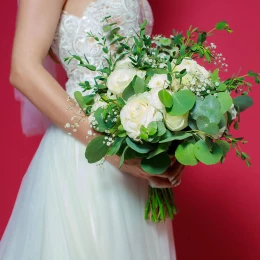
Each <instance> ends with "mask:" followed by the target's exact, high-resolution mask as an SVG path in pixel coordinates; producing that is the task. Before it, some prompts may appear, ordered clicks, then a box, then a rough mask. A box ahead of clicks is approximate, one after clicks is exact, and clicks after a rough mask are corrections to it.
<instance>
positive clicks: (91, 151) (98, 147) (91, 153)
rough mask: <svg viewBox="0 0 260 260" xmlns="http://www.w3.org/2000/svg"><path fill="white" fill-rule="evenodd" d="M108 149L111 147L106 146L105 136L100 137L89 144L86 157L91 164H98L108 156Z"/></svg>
mask: <svg viewBox="0 0 260 260" xmlns="http://www.w3.org/2000/svg"><path fill="white" fill-rule="evenodd" d="M104 142H105V143H104ZM108 149H109V146H108V145H106V141H105V136H98V137H96V138H94V139H93V140H91V141H90V142H89V144H88V146H87V148H86V152H85V157H86V159H87V160H88V162H89V163H95V162H98V161H100V160H101V159H102V158H103V157H104V156H105V155H106V154H107V152H108Z"/></svg>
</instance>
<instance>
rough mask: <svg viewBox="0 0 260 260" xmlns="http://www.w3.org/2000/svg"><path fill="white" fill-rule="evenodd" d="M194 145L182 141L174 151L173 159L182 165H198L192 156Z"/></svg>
mask: <svg viewBox="0 0 260 260" xmlns="http://www.w3.org/2000/svg"><path fill="white" fill-rule="evenodd" d="M193 150H194V144H193V143H191V142H189V141H184V142H183V143H181V144H179V145H178V147H177V149H176V151H175V157H176V159H177V160H178V162H180V163H181V164H183V165H190V166H195V165H197V164H198V160H197V158H196V157H195V155H194V151H193Z"/></svg>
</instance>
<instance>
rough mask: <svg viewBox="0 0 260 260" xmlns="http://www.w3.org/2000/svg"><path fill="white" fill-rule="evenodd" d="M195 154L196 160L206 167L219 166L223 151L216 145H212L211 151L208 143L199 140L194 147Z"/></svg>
mask: <svg viewBox="0 0 260 260" xmlns="http://www.w3.org/2000/svg"><path fill="white" fill-rule="evenodd" d="M194 154H195V156H196V158H197V159H198V160H199V161H201V162H202V163H204V164H206V165H212V164H217V163H218V162H219V161H220V160H221V158H222V156H223V151H222V149H221V147H220V146H219V145H218V144H216V143H213V144H212V151H210V150H209V148H208V146H207V144H206V142H205V141H203V140H199V141H198V142H196V143H195V145H194Z"/></svg>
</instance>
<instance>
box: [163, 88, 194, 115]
mask: <svg viewBox="0 0 260 260" xmlns="http://www.w3.org/2000/svg"><path fill="white" fill-rule="evenodd" d="M172 98H173V106H172V107H171V108H170V109H168V108H167V109H166V111H167V113H168V114H170V115H171V116H180V115H184V114H185V113H187V112H188V111H189V110H191V109H192V108H193V106H194V104H195V101H196V98H195V94H194V93H193V92H192V91H190V90H180V91H178V92H176V93H174V94H173V95H172Z"/></svg>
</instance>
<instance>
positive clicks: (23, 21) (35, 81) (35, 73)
mask: <svg viewBox="0 0 260 260" xmlns="http://www.w3.org/2000/svg"><path fill="white" fill-rule="evenodd" d="M64 2H65V0H55V1H53V0H21V1H20V6H19V14H18V22H17V28H16V33H15V39H14V46H13V54H12V66H11V75H10V81H11V83H12V85H13V86H14V87H16V88H17V89H18V90H19V91H21V92H22V93H23V94H24V95H25V96H26V97H27V98H28V99H29V100H30V101H31V102H32V103H33V104H34V105H35V106H36V107H37V108H38V109H39V110H40V111H42V112H43V114H45V115H46V116H47V117H48V118H49V119H50V120H51V121H52V122H54V123H55V124H56V125H58V126H59V127H61V128H63V129H64V126H65V124H66V123H71V117H72V115H73V113H74V111H66V109H67V108H68V107H69V105H70V103H69V102H67V98H68V95H67V94H66V92H65V91H64V90H63V88H62V87H61V86H60V85H59V84H58V82H57V81H56V80H55V79H54V78H53V77H52V76H51V75H50V74H49V73H48V72H47V71H46V70H45V69H44V67H43V65H42V63H43V60H44V58H45V57H46V55H47V54H48V51H49V49H50V46H51V43H52V40H53V37H54V33H55V30H56V27H57V24H58V21H59V18H60V14H61V10H62V7H63V5H64ZM76 109H77V110H78V108H75V110H76ZM87 131H88V122H87V121H86V122H83V123H82V125H81V126H80V127H79V128H78V132H76V133H74V134H73V135H74V137H75V138H77V139H79V140H80V141H81V142H83V143H85V144H86V142H87V140H86V135H87Z"/></svg>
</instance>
